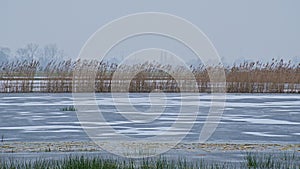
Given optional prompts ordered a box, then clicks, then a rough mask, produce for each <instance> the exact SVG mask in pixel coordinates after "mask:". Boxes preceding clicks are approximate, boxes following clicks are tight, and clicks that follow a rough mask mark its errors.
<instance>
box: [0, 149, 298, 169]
mask: <svg viewBox="0 0 300 169" xmlns="http://www.w3.org/2000/svg"><path fill="white" fill-rule="evenodd" d="M225 158H226V157H225ZM299 167H300V159H299V155H297V154H295V153H294V154H291V153H280V154H263V153H248V154H247V155H245V159H244V160H243V161H242V162H230V161H228V162H217V161H212V160H205V159H190V160H187V159H185V158H179V159H174V158H166V157H158V158H144V159H135V160H134V159H117V158H109V157H104V158H103V157H84V156H69V157H65V158H63V159H57V160H54V159H53V160H47V159H32V161H20V160H19V161H18V160H14V159H10V160H4V159H2V160H0V169H46V168H47V169H199V168H200V169H234V168H249V169H273V168H278V169H298V168H299Z"/></svg>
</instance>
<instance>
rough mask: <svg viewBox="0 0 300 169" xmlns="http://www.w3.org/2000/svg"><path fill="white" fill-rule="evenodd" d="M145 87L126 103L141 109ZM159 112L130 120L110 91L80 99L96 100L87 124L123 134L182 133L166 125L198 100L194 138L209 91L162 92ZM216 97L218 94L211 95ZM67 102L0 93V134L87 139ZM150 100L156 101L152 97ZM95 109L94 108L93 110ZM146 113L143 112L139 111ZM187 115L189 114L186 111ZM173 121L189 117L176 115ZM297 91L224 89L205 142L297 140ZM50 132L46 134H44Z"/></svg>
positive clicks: (67, 97)
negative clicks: (99, 119)
mask: <svg viewBox="0 0 300 169" xmlns="http://www.w3.org/2000/svg"><path fill="white" fill-rule="evenodd" d="M148 96H149V94H147V93H130V94H129V101H130V104H131V105H132V106H133V107H134V108H135V109H137V110H138V111H140V112H141V114H142V113H143V111H146V110H147V109H149V108H150V106H151V105H150V102H151V99H150V98H149V97H148ZM119 99H120V100H119V102H118V103H119V104H120V105H122V106H126V105H127V103H126V102H124V101H125V100H126V99H127V98H119ZM160 99H161V100H166V103H165V105H163V106H164V112H157V113H154V114H153V115H155V116H158V117H157V118H156V119H155V120H154V121H151V122H149V123H148V122H147V123H141V124H136V123H135V122H133V121H130V120H128V119H126V118H124V116H122V113H123V115H127V114H129V115H130V114H134V113H136V112H132V111H124V112H119V111H118V110H117V109H116V107H115V102H114V99H113V98H112V95H111V94H110V93H97V94H96V97H95V102H94V100H93V98H90V99H89V100H86V101H84V100H83V101H82V104H87V105H88V104H93V103H97V104H99V105H98V106H99V109H100V110H101V113H102V114H103V116H104V117H105V119H106V120H107V122H106V123H105V124H103V123H95V122H91V124H90V125H92V126H93V125H95V126H98V127H99V128H102V129H103V131H102V132H101V133H100V134H103V136H104V137H107V135H109V134H112V135H113V133H106V132H105V128H106V127H107V126H111V127H112V128H113V129H114V130H115V132H116V133H118V134H124V135H126V136H129V137H136V138H147V137H153V136H155V135H156V134H158V133H161V132H163V131H166V130H168V129H169V132H168V136H170V135H171V136H172V134H173V135H178V134H184V133H182V131H183V130H182V129H181V128H178V129H176V128H174V129H171V128H170V126H171V125H172V124H173V123H174V122H175V121H176V120H178V119H177V118H178V112H179V111H180V105H181V104H182V103H181V102H182V101H184V102H185V104H184V105H186V106H193V105H199V107H200V108H199V111H198V112H197V116H196V119H195V122H192V123H193V127H192V129H191V130H190V132H188V133H187V136H186V137H185V138H184V139H183V142H197V140H198V138H199V133H200V131H201V128H202V126H203V124H204V123H205V120H206V117H207V113H208V111H209V108H210V106H211V99H212V96H211V95H210V94H203V93H201V94H200V95H199V97H195V96H194V95H191V96H190V97H189V96H188V95H184V96H183V97H181V95H180V94H178V93H166V94H165V98H160ZM217 101H218V100H217ZM72 104H73V98H72V94H70V93H69V94H65V93H60V94H42V93H34V94H32V93H31V94H30V93H28V94H0V132H1V133H0V134H1V135H3V136H4V140H6V141H86V140H90V139H89V137H88V136H87V134H86V133H85V132H84V130H83V129H82V128H81V126H80V125H81V123H80V122H79V121H78V118H77V115H76V112H75V111H61V109H62V108H64V107H67V106H70V105H72ZM153 106H161V105H160V102H155V104H153ZM99 113H100V112H99ZM144 115H145V117H146V114H144ZM186 119H189V116H188V115H187V116H186ZM177 122H178V123H182V124H186V123H189V121H187V120H185V119H181V120H178V121H177ZM299 130H300V96H299V95H297V94H294V95H292V94H227V95H226V103H225V109H224V112H223V115H222V118H221V121H220V122H219V125H218V128H217V129H216V130H215V132H214V133H213V135H212V136H211V137H210V139H209V140H208V142H231V143H235V142H236V143H240V142H246V143H251V142H255V143H268V142H278V143H299V140H300V135H299ZM49 138H51V140H49Z"/></svg>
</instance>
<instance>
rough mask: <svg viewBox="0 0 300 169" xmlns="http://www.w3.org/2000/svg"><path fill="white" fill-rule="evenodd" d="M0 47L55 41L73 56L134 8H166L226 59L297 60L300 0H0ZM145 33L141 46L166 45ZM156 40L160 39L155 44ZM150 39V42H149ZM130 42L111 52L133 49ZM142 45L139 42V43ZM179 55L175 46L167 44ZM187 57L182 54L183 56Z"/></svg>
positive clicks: (125, 51) (164, 42)
mask: <svg viewBox="0 0 300 169" xmlns="http://www.w3.org/2000/svg"><path fill="white" fill-rule="evenodd" d="M0 4H1V5H0V22H1V26H0V47H9V48H11V49H13V50H16V49H17V48H20V47H23V46H24V45H26V44H28V43H37V44H39V45H41V46H43V45H46V44H50V43H54V44H57V46H58V47H59V48H61V49H63V50H64V51H65V54H66V55H67V56H69V57H73V58H76V57H77V56H78V54H79V52H80V49H81V48H82V46H83V45H84V44H85V42H86V41H87V39H88V38H89V37H90V36H91V35H92V34H93V33H94V32H95V31H96V30H98V29H99V28H100V27H101V26H103V25H104V24H106V23H108V22H110V21H112V20H114V19H117V18H119V17H122V16H125V15H129V14H133V13H137V12H164V13H169V14H173V15H176V16H179V17H182V18H184V19H186V20H188V21H190V22H192V23H193V24H195V25H196V26H197V27H199V28H200V29H201V30H202V31H203V32H204V33H205V34H206V35H207V37H208V38H209V39H210V40H211V42H212V43H213V45H214V46H215V48H216V49H217V51H218V53H219V55H220V56H221V58H222V60H223V61H224V62H225V63H228V64H232V63H234V62H237V61H242V60H255V61H256V60H260V61H269V60H271V59H272V58H283V59H285V60H290V59H291V60H297V61H300V20H299V18H300V10H299V9H300V1H297V0H289V1H284V0H264V1H261V0H226V1H216V0H209V1H201V0H191V1H176V0H164V1H161V0H151V1H146V0H144V1H142V0H130V1H129V0H119V1H116V0H111V1H96V0H94V1H93V0H89V1H79V0H64V1H61V0H45V1H40V0H26V1H17V0H0ZM153 39H155V37H150V38H149V37H146V38H144V40H142V42H143V43H142V44H143V45H142V46H140V47H141V48H142V47H147V45H149V46H151V45H153V44H156V45H161V46H162V47H166V48H168V45H166V44H167V42H168V41H167V40H157V39H156V40H153ZM156 41H160V43H158V44H157V43H155V42H156ZM148 42H149V43H148ZM132 44H136V43H128V44H127V45H123V46H122V45H121V47H119V48H118V49H116V50H115V51H114V52H113V55H116V56H117V55H118V56H120V57H125V56H126V55H128V54H129V53H130V52H132V51H133V50H135V49H136V48H135V47H132V46H130V45H132ZM138 44H140V43H138ZM172 46H173V49H175V50H176V49H177V52H178V53H179V54H181V55H188V54H187V53H186V52H184V50H185V49H182V50H181V53H180V50H178V48H177V46H178V44H176V43H174V44H173V45H169V48H172ZM184 57H185V56H184Z"/></svg>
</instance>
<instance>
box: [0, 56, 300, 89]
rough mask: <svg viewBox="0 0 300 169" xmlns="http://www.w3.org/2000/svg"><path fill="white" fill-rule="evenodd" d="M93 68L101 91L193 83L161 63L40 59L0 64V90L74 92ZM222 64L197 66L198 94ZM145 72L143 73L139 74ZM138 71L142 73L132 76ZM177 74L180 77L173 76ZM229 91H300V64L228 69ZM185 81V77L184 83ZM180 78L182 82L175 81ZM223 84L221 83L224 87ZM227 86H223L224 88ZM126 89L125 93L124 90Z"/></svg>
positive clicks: (194, 70) (278, 62)
mask: <svg viewBox="0 0 300 169" xmlns="http://www.w3.org/2000/svg"><path fill="white" fill-rule="evenodd" d="M86 67H93V68H94V70H95V71H94V73H95V78H94V79H95V88H94V90H95V91H96V92H110V91H111V85H112V83H114V84H116V83H118V84H119V85H120V86H122V85H123V84H126V83H130V85H129V91H130V92H150V91H152V90H154V89H159V90H163V91H165V92H180V91H183V89H182V86H187V85H189V83H190V80H191V79H188V78H187V76H185V75H186V71H187V70H186V69H184V68H182V67H179V66H171V65H160V64H158V63H156V62H153V63H144V64H138V65H122V66H119V67H118V65H116V64H114V63H112V64H111V63H106V62H99V61H90V62H88V61H80V60H77V61H71V60H67V61H62V62H55V61H51V62H49V63H48V64H47V65H46V66H44V67H42V66H40V64H39V62H38V61H34V60H32V61H23V62H6V63H0V92H4V93H8V92H13V93H17V92H47V93H58V92H72V79H73V73H74V71H76V70H78V69H81V68H86ZM220 68H222V67H220V66H214V67H205V66H204V65H199V66H197V67H194V66H191V67H190V68H189V70H190V71H191V72H192V73H193V75H194V77H195V79H196V81H197V85H198V90H199V91H200V92H210V90H211V86H212V85H214V84H211V83H210V80H209V75H208V72H209V70H216V69H220ZM117 69H119V70H121V72H123V74H122V78H120V79H117V80H116V79H114V80H112V79H113V75H114V72H115V71H116V70H117ZM139 70H142V71H139ZM133 72H138V73H137V74H135V76H134V77H133V78H130V77H131V76H132V74H133ZM172 74H176V78H174V77H173V76H172ZM225 74H226V91H227V92H230V93H299V92H300V63H297V64H292V63H291V62H290V61H288V62H285V61H283V60H275V59H273V60H272V61H271V62H268V63H261V62H244V63H242V64H240V65H233V66H231V67H226V68H225ZM178 78H179V79H178ZM175 79H176V80H175ZM219 85H220V84H219ZM221 85H222V84H221ZM120 91H123V89H120ZM184 91H187V92H195V91H197V90H195V88H193V87H191V89H189V88H184Z"/></svg>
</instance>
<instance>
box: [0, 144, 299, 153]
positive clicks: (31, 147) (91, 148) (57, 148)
mask: <svg viewBox="0 0 300 169" xmlns="http://www.w3.org/2000/svg"><path fill="white" fill-rule="evenodd" d="M162 146H163V145H162ZM172 150H181V151H187V152H197V151H203V152H207V153H209V152H231V151H233V152H234V151H293V152H300V144H290V143H287V144H280V143H271V144H268V143H179V144H177V145H176V146H175V147H173V148H172ZM101 151H104V150H103V149H102V148H101V147H100V146H98V145H97V144H95V143H94V142H92V141H74V142H72V141H68V142H65V141H62V142H2V143H0V152H1V153H31V152H101Z"/></svg>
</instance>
